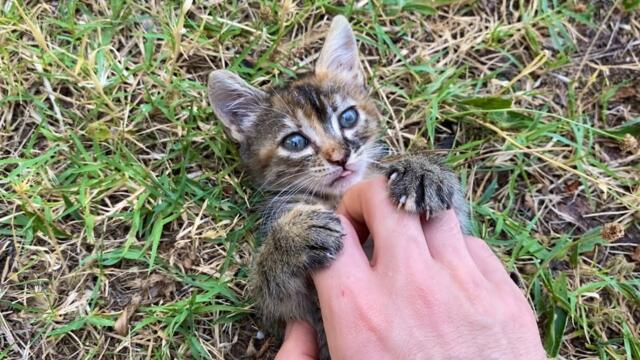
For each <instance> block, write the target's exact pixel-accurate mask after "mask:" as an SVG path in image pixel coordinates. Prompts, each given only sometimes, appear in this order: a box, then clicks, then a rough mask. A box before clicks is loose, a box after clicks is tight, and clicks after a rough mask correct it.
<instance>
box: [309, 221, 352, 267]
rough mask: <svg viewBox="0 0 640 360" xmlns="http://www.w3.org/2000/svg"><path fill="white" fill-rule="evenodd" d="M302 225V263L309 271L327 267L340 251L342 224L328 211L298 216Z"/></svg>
mask: <svg viewBox="0 0 640 360" xmlns="http://www.w3.org/2000/svg"><path fill="white" fill-rule="evenodd" d="M298 220H299V221H300V223H301V224H304V225H303V228H302V229H303V231H304V233H303V236H304V235H306V237H307V240H306V241H305V243H304V251H303V255H304V261H305V265H306V267H307V268H309V269H316V268H320V267H323V266H325V265H328V264H329V263H330V262H331V261H333V260H334V259H335V258H336V255H338V253H339V252H340V250H342V237H343V235H344V233H343V231H342V224H341V223H340V219H339V218H338V216H337V215H336V214H335V213H334V212H333V211H329V210H320V211H306V212H302V213H301V214H300V215H299V218H298Z"/></svg>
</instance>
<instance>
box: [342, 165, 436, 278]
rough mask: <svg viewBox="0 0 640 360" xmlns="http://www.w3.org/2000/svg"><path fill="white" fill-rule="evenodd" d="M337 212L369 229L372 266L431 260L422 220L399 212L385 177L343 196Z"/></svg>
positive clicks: (355, 188)
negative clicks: (392, 199) (371, 241)
mask: <svg viewBox="0 0 640 360" xmlns="http://www.w3.org/2000/svg"><path fill="white" fill-rule="evenodd" d="M338 213H339V214H343V215H344V216H346V217H347V218H348V219H349V221H350V222H352V223H353V224H355V226H356V227H357V228H360V229H362V228H365V227H366V228H367V229H369V231H370V232H371V234H372V236H373V242H374V255H373V259H372V264H373V265H374V266H376V265H377V263H380V264H382V263H387V264H389V265H391V266H392V267H394V268H399V263H400V264H402V263H404V262H406V261H407V258H409V257H420V258H421V260H422V261H423V262H425V263H426V262H427V260H428V258H429V249H428V248H427V243H426V241H425V239H424V235H423V232H422V227H421V225H420V218H419V216H418V215H415V214H410V213H408V212H406V211H403V210H400V209H398V208H397V207H396V206H395V205H394V204H393V203H392V202H391V198H390V196H389V192H388V191H387V182H386V180H385V179H384V178H383V177H376V178H372V179H369V180H365V181H362V182H360V183H358V184H356V185H355V186H353V187H351V188H350V189H349V190H348V191H347V192H346V193H345V194H344V196H343V197H342V202H341V203H340V206H339V207H338Z"/></svg>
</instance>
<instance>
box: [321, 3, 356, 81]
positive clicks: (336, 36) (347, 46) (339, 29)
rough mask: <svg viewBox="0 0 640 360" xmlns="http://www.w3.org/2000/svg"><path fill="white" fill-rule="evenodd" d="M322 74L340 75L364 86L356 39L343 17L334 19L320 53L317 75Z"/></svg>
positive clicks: (339, 16)
mask: <svg viewBox="0 0 640 360" xmlns="http://www.w3.org/2000/svg"><path fill="white" fill-rule="evenodd" d="M322 72H325V73H329V74H338V75H340V76H342V77H344V78H345V79H348V80H353V81H356V83H358V84H360V85H362V86H364V76H363V74H362V71H361V69H360V60H359V58H358V45H357V44H356V38H355V37H354V36H353V31H351V25H349V22H348V21H347V19H346V18H345V17H344V16H342V15H338V16H336V17H334V18H333V21H332V22H331V28H330V29H329V33H328V34H327V39H326V40H325V42H324V46H323V47H322V50H321V51H320V57H319V58H318V62H317V63H316V74H317V73H322Z"/></svg>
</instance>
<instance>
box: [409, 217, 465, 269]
mask: <svg viewBox="0 0 640 360" xmlns="http://www.w3.org/2000/svg"><path fill="white" fill-rule="evenodd" d="M422 229H423V231H424V234H425V235H424V236H425V238H426V240H427V246H428V247H429V251H430V252H431V256H432V257H433V258H434V259H435V260H436V261H437V262H440V263H442V264H444V265H447V266H454V267H458V268H459V267H460V266H462V267H465V268H473V267H474V266H475V264H474V262H473V259H471V255H470V254H469V250H468V249H467V244H466V242H465V241H464V237H463V235H462V230H461V229H460V223H459V222H458V218H457V217H456V213H455V212H454V211H453V210H447V211H443V212H441V213H439V214H437V215H436V216H433V217H431V218H430V219H429V220H427V221H423V223H422Z"/></svg>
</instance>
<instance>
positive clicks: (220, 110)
mask: <svg viewBox="0 0 640 360" xmlns="http://www.w3.org/2000/svg"><path fill="white" fill-rule="evenodd" d="M208 93H209V103H210V104H211V107H212V108H213V112H214V113H215V114H216V116H217V117H218V119H220V121H222V123H223V124H224V126H225V127H226V128H227V130H228V132H229V134H230V135H231V136H232V137H233V138H234V139H235V140H236V141H238V142H242V141H243V140H244V138H245V134H246V131H247V130H248V129H249V128H250V127H251V126H252V125H253V123H254V122H255V120H256V119H255V113H256V110H257V109H258V107H259V106H260V102H261V101H262V100H263V99H264V97H265V96H266V94H265V93H264V92H263V91H262V90H259V89H256V88H254V87H253V86H251V85H249V84H247V83H246V82H245V81H244V80H242V78H240V76H238V75H236V74H234V73H232V72H229V71H227V70H215V71H213V72H211V74H209V86H208Z"/></svg>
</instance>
